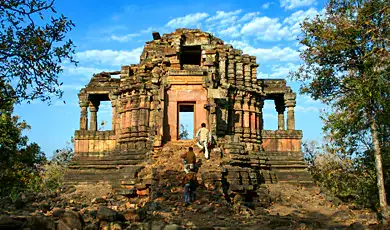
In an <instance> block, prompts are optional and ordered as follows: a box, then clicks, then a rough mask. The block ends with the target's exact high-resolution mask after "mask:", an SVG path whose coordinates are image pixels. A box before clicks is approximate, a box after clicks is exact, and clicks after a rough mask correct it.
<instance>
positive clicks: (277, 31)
mask: <svg viewBox="0 0 390 230" xmlns="http://www.w3.org/2000/svg"><path fill="white" fill-rule="evenodd" d="M241 33H242V34H247V35H255V36H256V37H257V38H258V39H262V40H281V39H283V38H285V39H287V40H291V34H290V31H289V29H288V27H286V26H283V25H282V24H281V23H280V22H279V19H278V18H269V17H255V18H254V19H253V20H252V21H250V22H249V23H247V24H245V25H244V26H243V27H242V29H241ZM292 39H293V38H292Z"/></svg>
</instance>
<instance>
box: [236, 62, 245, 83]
mask: <svg viewBox="0 0 390 230" xmlns="http://www.w3.org/2000/svg"><path fill="white" fill-rule="evenodd" d="M236 85H237V86H244V64H243V63H242V57H241V56H236Z"/></svg>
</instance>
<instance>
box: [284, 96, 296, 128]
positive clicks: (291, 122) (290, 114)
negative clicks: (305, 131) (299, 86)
mask: <svg viewBox="0 0 390 230" xmlns="http://www.w3.org/2000/svg"><path fill="white" fill-rule="evenodd" d="M295 99H296V94H295V93H288V94H285V95H284V103H285V104H286V107H287V130H294V129H295V115H294V107H295V104H296V101H295Z"/></svg>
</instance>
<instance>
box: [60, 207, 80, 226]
mask: <svg viewBox="0 0 390 230" xmlns="http://www.w3.org/2000/svg"><path fill="white" fill-rule="evenodd" d="M83 226H84V220H83V218H82V217H81V215H80V213H78V212H75V211H67V212H65V213H64V214H63V215H62V217H61V218H60V220H59V221H58V228H57V230H75V229H77V230H81V229H83Z"/></svg>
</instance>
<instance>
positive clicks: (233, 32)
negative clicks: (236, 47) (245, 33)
mask: <svg viewBox="0 0 390 230" xmlns="http://www.w3.org/2000/svg"><path fill="white" fill-rule="evenodd" d="M218 33H219V34H220V35H222V36H230V37H232V38H236V37H239V36H240V35H241V34H240V25H236V26H232V27H229V28H226V29H222V30H221V31H219V32H218Z"/></svg>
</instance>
